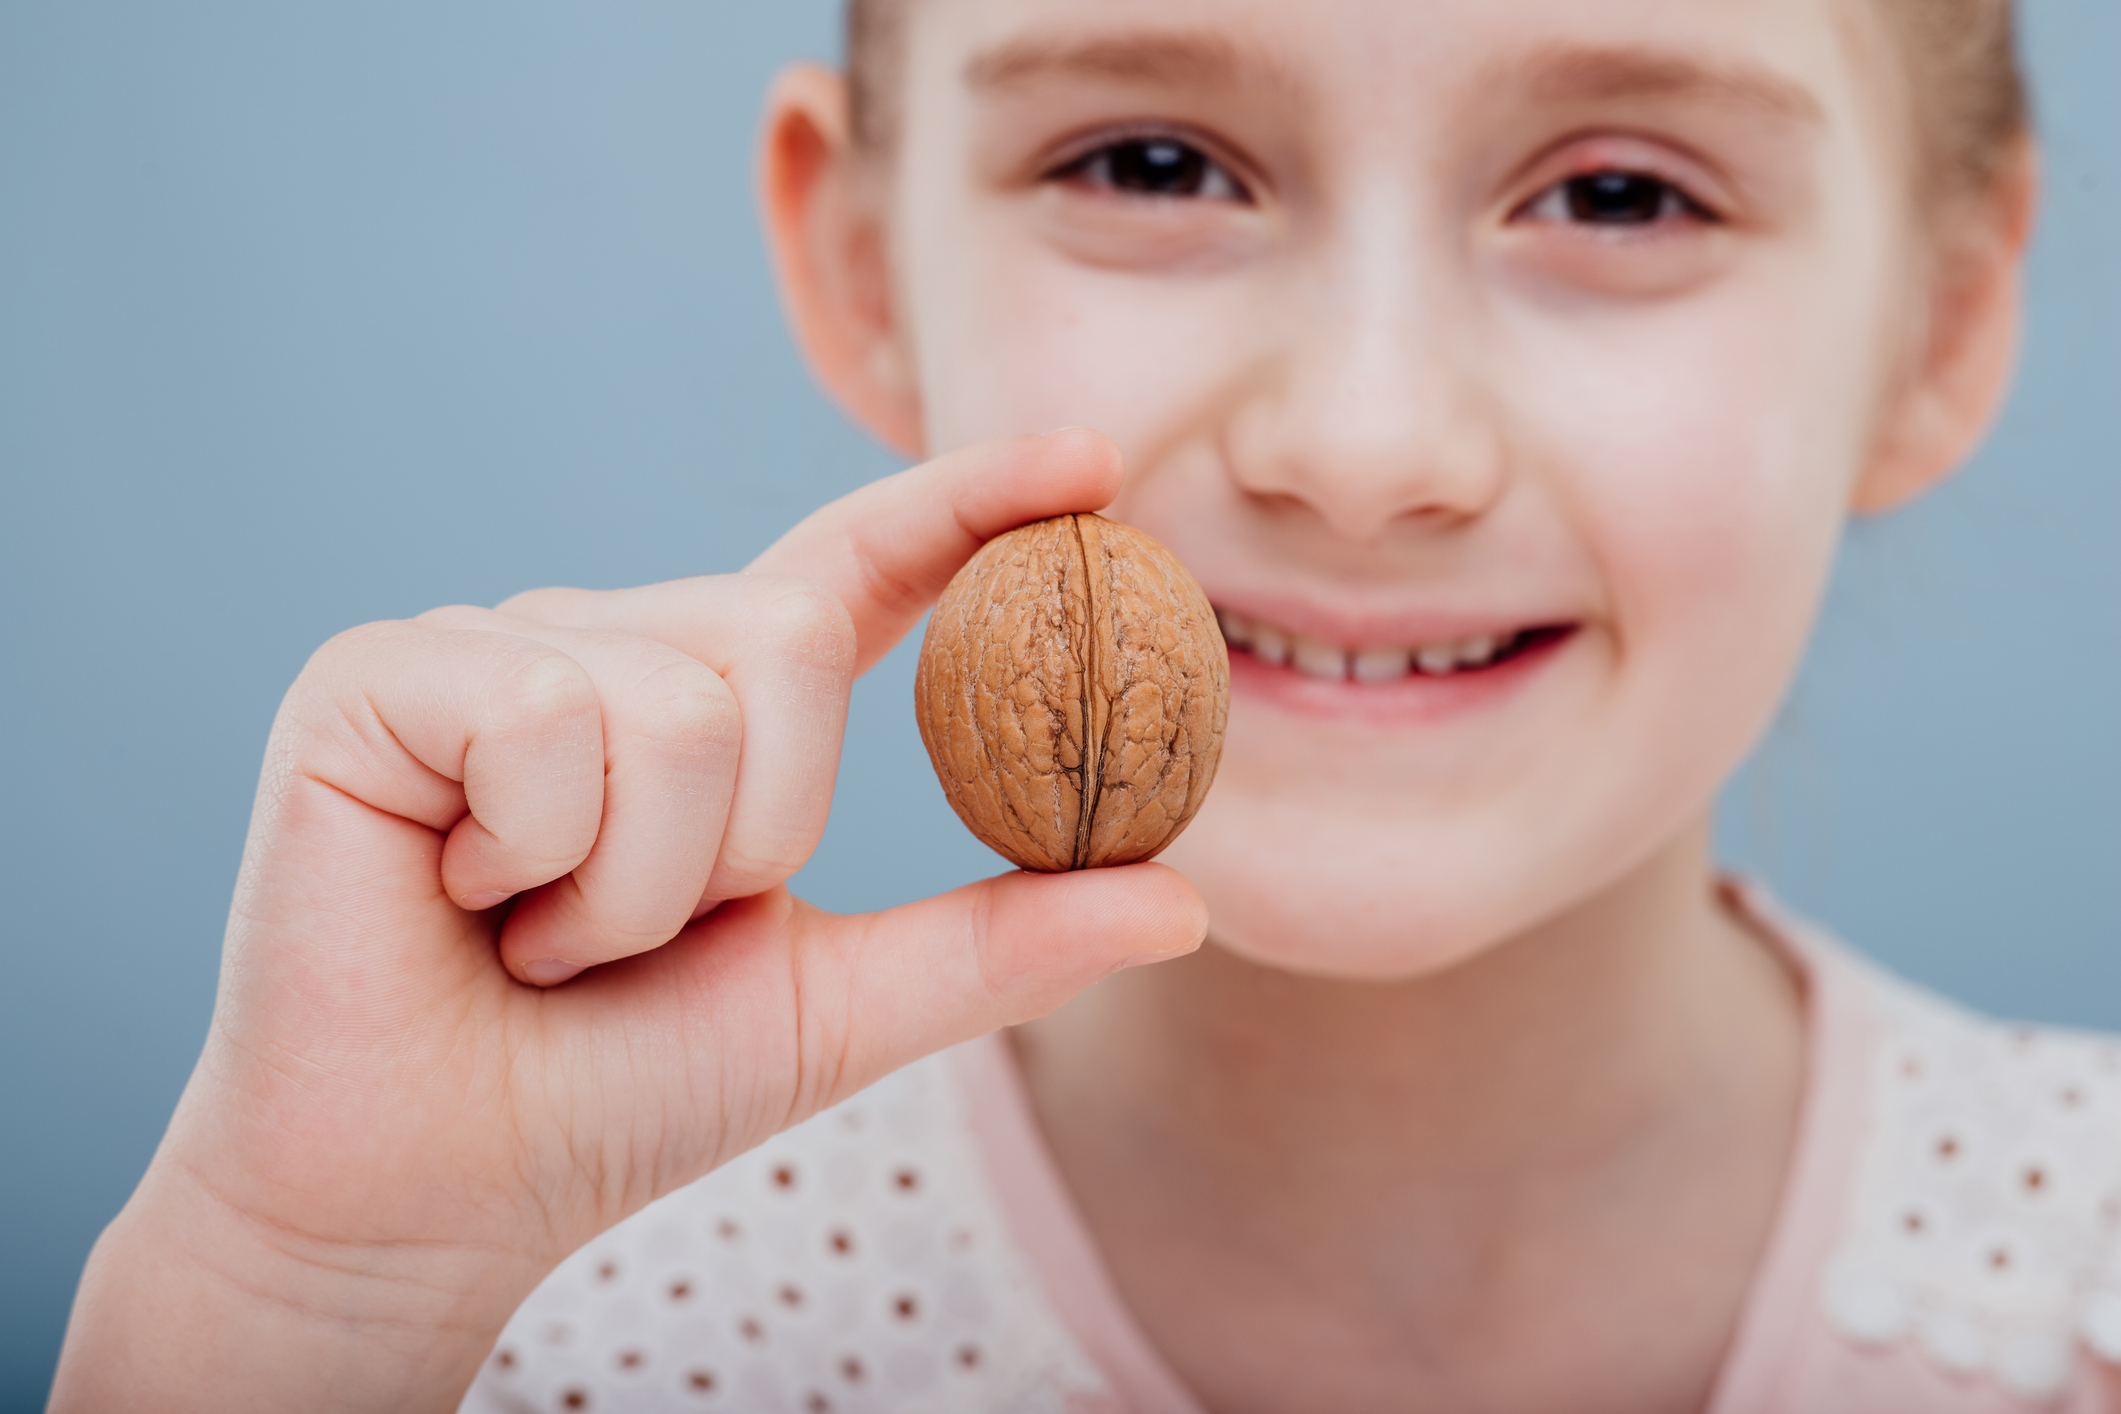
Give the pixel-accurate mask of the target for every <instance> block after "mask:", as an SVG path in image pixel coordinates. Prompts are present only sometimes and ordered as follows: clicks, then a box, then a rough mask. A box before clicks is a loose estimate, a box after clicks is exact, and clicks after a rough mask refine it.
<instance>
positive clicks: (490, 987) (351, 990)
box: [54, 433, 1206, 1410]
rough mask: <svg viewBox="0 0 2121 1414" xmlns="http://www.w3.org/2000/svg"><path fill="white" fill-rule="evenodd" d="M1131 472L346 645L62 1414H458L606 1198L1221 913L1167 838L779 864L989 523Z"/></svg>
mask: <svg viewBox="0 0 2121 1414" xmlns="http://www.w3.org/2000/svg"><path fill="white" fill-rule="evenodd" d="M1118 479H1119V469H1118V461H1117V456H1116V453H1115V452H1114V451H1113V449H1112V447H1111V445H1110V444H1109V443H1108V442H1106V441H1104V440H1103V439H1102V438H1099V437H1096V436H1095V435H1094V434H1087V433H1064V434H1056V435H1054V436H1052V437H1047V438H1037V439H1023V440H1019V441H1014V442H1009V443H1004V444H995V445H989V446H985V447H979V448H974V449H972V450H970V451H967V452H963V453H959V454H957V455H954V456H950V457H946V458H943V459H941V460H939V461H936V462H933V463H930V464H929V465H927V466H924V467H919V468H916V469H915V470H913V471H909V472H907V473H905V474H903V475H900V476H896V477H893V478H891V479H889V480H886V481H883V482H879V483H877V484H875V485H873V486H870V487H868V488H866V489H864V490H862V491H859V492H856V493H855V494H854V495H852V496H849V497H847V498H846V499H844V500H842V501H839V502H837V503H835V504H833V505H831V506H828V507H826V508H825V509H824V510H822V511H820V512H818V513H817V514H816V515H814V516H812V517H811V518H810V519H809V520H807V521H805V522H803V524H801V525H800V526H798V527H796V529H795V530H793V531H791V532H790V533H789V535H788V536H787V537H786V538H784V539H783V540H782V541H781V542H780V543H779V544H777V545H775V546H774V547H773V548H772V549H771V550H769V551H767V553H766V554H765V555H764V556H762V557H761V558H760V559H759V561H758V562H757V563H756V564H754V565H753V566H752V567H751V569H750V570H749V571H747V572H745V573H743V574H738V575H723V576H716V577H711V578H705V579H694V580H686V581H681V582H678V583H674V584H664V585H658V586H655V587H653V588H648V589H637V590H625V591H620V592H616V593H607V594H594V593H586V592H578V591H569V590H546V591H541V592H538V593H534V594H528V595H524V596H522V597H521V598H518V599H514V600H511V601H509V602H508V603H506V604H503V605H502V606H501V607H500V608H499V609H496V610H490V611H489V610H479V609H443V610H438V611H436V612H434V613H431V614H427V615H424V616H423V617H421V618H419V619H416V620H413V621H411V622H407V623H386V624H372V625H369V626H367V627H364V628H359V629H355V630H353V631H351V632H349V633H346V634H343V635H341V636H340V637H338V638H337V639H334V640H333V641H332V642H331V643H329V644H327V645H326V646H325V647H324V648H323V649H322V650H321V651H320V652H319V653H318V654H317V655H316V657H315V658H314V659H313V660H312V661H311V662H310V664H309V665H308V667H307V668H305V669H304V671H303V673H302V675H301V677H300V678H299V679H298V680H297V682H296V683H295V685H294V688H293V689H292V691H290V693H289V694H288V697H287V701H286V703H285V705H284V706H283V708H282V709H281V712H280V715H279V719H278V721H277V722H276V723H275V725H274V728H273V733H272V739H271V744H270V746H269V748H268V751H267V756H266V765H265V771H264V778H263V781H262V783H261V785H260V788H259V794H258V802H257V808H256V812H255V815H254V817H253V821H252V826H251V835H250V841H249V845H248V848H247V849H246V851H245V856H244V863H243V870H242V875H241V879H240V882H239V884H238V886H237V891H236V900H235V906H234V910H233V913H232V915H231V919H230V926H229V933H228V940H227V946H226V952H225V956H224V960H223V966H222V975H221V989H220V996H219V1001H218V1004H217V1005H216V1008H215V1012H214V1018H213V1024H212V1027H211V1029H210V1031H209V1034H208V1037H207V1042H206V1047H205V1052H204V1054H203V1055H202V1056H201V1058H200V1061H199V1064H198V1068H197V1070H196V1071H195V1072H194V1073H193V1075H192V1079H191V1083H190V1085H189V1086H188V1088H187V1089H186V1091H185V1093H184V1097H183V1099H182V1101H181V1102H180V1103H179V1105H178V1107H177V1112H176V1116H175V1118H174V1119H173V1120H172V1122H171V1125H170V1129H169V1132H168V1134H167V1136H166V1137H165V1138H164V1140H163V1143H162V1146H161V1148H160V1150H159V1151H158V1152H157V1154H156V1156H155V1159H154V1162H153V1163H152V1165H151V1166H150V1167H149V1170H148V1173H147V1175H146V1177H145V1178H144V1179H143V1181H142V1183H141V1185H140V1188H139V1190H138V1192H137V1193H136V1194H135V1195H134V1197H133V1199H132V1201H131V1202H130V1203H129V1204H128V1205H127V1207H126V1209H125V1211H124V1212H123V1213H122V1214H121V1215H120V1216H119V1218H118V1219H117V1220H116V1221H115V1222H114V1223H113V1224H112V1226H111V1228H110V1229H109V1230H108V1231H107V1232H106V1233H105V1234H104V1237H103V1239H102V1241H101V1242H100V1243H99V1244H98V1246H97V1250H96V1252H95V1254H94V1256H93V1257H92V1258H91V1259H90V1262H89V1266H88V1270H87V1273H86V1275H85V1276H84V1278H83V1283H82V1289H81V1293H80V1297H79V1300H78V1303H77V1306H76V1310H75V1315H74V1325H73V1329H72V1330H71V1331H70V1333H69V1336H68V1340H67V1345H66V1350H65V1353H64V1355H63V1357H62V1360H61V1366H60V1372H59V1380H58V1385H57V1389H56V1393H55V1395H54V1408H57V1409H79V1410H108V1409H138V1410H162V1409H189V1408H201V1409H204V1408H212V1409H215V1410H237V1409H250V1408H255V1409H261V1410H268V1409H269V1410H288V1409H326V1408H330V1409H341V1408H348V1409H351V1408H372V1409H378V1410H381V1409H389V1410H412V1409H453V1408H455V1406H456V1403H457V1401H458V1400H459V1398H460V1397H461V1394H462V1391H463V1390H464V1388H465V1387H466V1386H467V1385H468V1384H469V1382H470V1380H471V1378H472V1376H473V1374H474V1373H475V1372H476V1370H477V1367H478V1364H479V1362H480V1360H481V1359H482V1358H483V1357H484V1355H485V1354H486V1352H487V1350H488V1349H489V1347H490V1346H491V1344H492V1342H493V1340H494V1338H495V1336H496V1335H497V1333H498V1332H499V1330H500V1328H501V1326H502V1325H503V1323H504V1322H505V1321H506V1320H507V1318H508V1316H509V1314H510V1313H511V1312H512V1311H513V1310H514V1308H515V1307H516V1305H517V1304H518V1303H519V1302H520V1301H521V1299H522V1298H523V1297H524V1296H525V1295H526V1294H527V1293H528V1292H529V1291H530V1289H531V1288H532V1287H533V1286H534V1285H535V1284H536V1283H537V1281H538V1280H539V1278H540V1277H541V1276H542V1275H543V1274H544V1273H545V1272H547V1271H548V1270H550V1269H551V1268H552V1266H554V1265H555V1264H556V1263H557V1262H558V1261H559V1260H560V1259H561V1258H562V1257H564V1256H565V1255H566V1254H567V1253H568V1252H570V1251H572V1250H573V1249H575V1248H576V1247H578V1246H580V1245H581V1244H582V1243H584V1242H586V1241H587V1240H589V1238H591V1237H592V1236H594V1235H595V1234H596V1233H598V1232H600V1231H601V1230H603V1229H604V1228H606V1227H609V1226H610V1225H611V1224H613V1223H615V1222H617V1221H619V1220H620V1219H621V1218H624V1217H625V1216H627V1215H628V1214H629V1213H632V1212H634V1211H635V1210H637V1209H639V1208H640V1207H641V1206H643V1205H644V1204H646V1203H647V1202H649V1201H650V1200H651V1199H653V1198H656V1197H657V1196H659V1195H661V1194H664V1193H667V1192H670V1191H671V1190H672V1189H675V1188H677V1187H679V1186H681V1185H683V1184H685V1183H688V1182H690V1181H692V1180H693V1179H695V1178H698V1177H699V1176H700V1175H702V1174H704V1173H706V1172H707V1171H708V1170H710V1169H712V1168H714V1167H715V1166H716V1165H717V1164H720V1163H722V1162H724V1161H726V1160H727V1159H729V1158H731V1157H732V1156H734V1155H736V1154H738V1153H740V1152H742V1151H743V1150H745V1149H747V1148H749V1147H751V1146H752V1145H755V1144H758V1143H759V1142H761V1141H762V1140H764V1139H766V1138H768V1137H770V1136H771V1135H773V1134H774V1133H775V1132H777V1131H779V1130H781V1129H783V1128H785V1127H787V1126H788V1125H791V1124H794V1123H796V1122H797V1121H799V1120H801V1119H803V1118H805V1117H806V1116H808V1115H810V1114H812V1113H814V1112H815V1111H817V1110H819V1109H821V1108H823V1107H825V1106H827V1105H830V1104H832V1103H834V1102H835V1101H837V1100H839V1099H841V1098H842V1097H844V1096H846V1095H848V1094H851V1093H852V1092H854V1091H855V1090H858V1089H860V1088H861V1087H862V1086H864V1085H867V1084H868V1083H869V1082H871V1081H873V1080H875V1079H877V1078H878V1077H879V1076H882V1075H883V1074H885V1073H886V1072H888V1071H890V1070H892V1069H893V1068H895V1067H897V1066H900V1065H903V1064H905V1063H906V1062H908V1061H911V1060H913V1059H915V1058H917V1057H919V1056H921V1055H923V1054H925V1053H927V1052H930V1051H933V1050H936V1049H938V1048H940V1047H943V1046H947V1045H950V1044H952V1043H954V1042H957V1041H960V1040H963V1039H966V1038H969V1037H972V1036H975V1035H979V1034H981V1033H983V1032H986V1031H989V1030H992V1029H994V1028H996V1027H999V1026H1005V1025H1008V1024H1010V1023H1012V1022H1017V1021H1021V1020H1024V1019H1027V1018H1029V1017H1032V1016H1036V1015H1039V1014H1041V1013H1043V1012H1045V1011H1047V1010H1050V1009H1051V1008H1053V1007H1054V1006H1056V1005H1058V1004H1059V1003H1060V1002H1061V1001H1063V1000H1064V999H1066V998H1067V997H1068V996H1070V995H1072V994H1073V993H1074V992H1076V991H1077V990H1079V989H1080V988H1082V987H1084V986H1086V985H1088V984H1089V983H1091V982H1094V981H1096V980H1097V979H1098V978H1100V977H1102V976H1104V975H1106V974H1107V973H1109V972H1111V971H1113V970H1114V969H1115V968H1117V967H1119V966H1120V965H1122V964H1123V963H1125V962H1127V961H1129V960H1142V959H1150V958H1159V957H1166V956H1170V955H1173V954H1176V953H1180V952H1184V951H1186V950H1188V949H1190V948H1191V947H1193V946H1194V945H1195V944H1196V943H1197V942H1198V940H1199V939H1200V937H1201V934H1202V933H1203V931H1204V929H1205V926H1206V916H1205V911H1204V908H1203V906H1202V904H1201V903H1200V900H1199V898H1198V896H1197V895H1196V894H1194V892H1193V891H1192V889H1191V888H1190V886H1188V885H1187V884H1186V883H1185V882H1184V881H1183V880H1182V879H1180V878H1179V877H1178V876H1177V875H1176V874H1173V873H1172V872H1170V871H1169V870H1167V869H1163V868H1161V867H1159V866H1156V865H1140V866H1136V867H1134V868H1129V869H1113V870H1101V871H1095V872H1092V873H1084V874H1073V875H1060V876H1034V875H1028V874H1008V875H1004V876H1002V877H1000V878H995V879H989V880H987V881H985V882H984V883H979V884H974V885H971V886H969V887H967V888H963V889H959V890H957V891H955V892H954V893H949V894H945V895H943V896H941V897H939V898H932V899H928V900H926V901H925V902H922V903H916V904H910V905H907V906H906V907H903V908H896V909H892V910H890V911H888V912H885V913H880V914H872V915H868V916H864V917H846V918H843V917H837V916H834V915H831V914H826V913H822V912H819V911H818V910H816V909H813V908H810V907H808V906H807V905H805V904H803V903H801V902H800V901H798V900H797V899H795V898H793V897H792V896H790V894H789V893H788V891H787V889H786V888H785V887H784V881H785V880H786V879H787V878H788V877H789V875H791V874H793V873H794V872H795V871H796V870H797V869H798V868H799V867H800V866H801V865H802V863H803V862H804V860H805V859H807V858H808V857H809V855H810V852H811V850H812V849H813V848H814V847H815V845H816V843H817V840H818V838H819V836H820V835H821V834H822V833H823V831H824V828H825V818H826V811H827V809H828V807H829V805H830V803H831V796H832V783H833V778H834V773H835V770H836V768H837V764H838V758H839V750H840V738H841V732H842V728H843V726H844V723H845V719H846V712H847V701H848V691H849V688H850V686H851V684H852V682H853V680H854V678H855V676H856V674H858V673H859V672H861V671H862V670H863V669H864V668H866V667H867V666H869V665H870V664H872V663H874V662H875V661H876V660H877V659H878V658H879V657H881V656H882V655H883V654H884V653H885V651H886V650H888V649H889V648H890V647H891V645H892V644H893V643H895V642H896V641H897V640H898V639H899V638H900V637H901V636H902V635H904V634H905V632H906V631H907V629H908V628H910V627H911V626H912V625H913V624H914V622H915V621H916V620H917V619H918V617H919V615H920V614H921V612H922V611H923V610H924V609H925V607H926V606H927V605H928V604H929V602H930V601H931V600H932V599H933V598H934V597H935V595H936V594H937V593H938V592H940V590H941V589H942V587H943V585H944V584H945V583H946V582H947V581H948V580H949V578H950V576H951V575H952V574H953V573H954V572H955V571H956V570H957V569H958V567H959V566H961V565H962V564H963V563H964V562H965V561H966V560H967V559H969V558H970V557H971V555H972V553H973V551H974V550H976V549H977V548H978V547H979V546H980V544H981V543H982V542H983V541H985V540H986V539H988V538H989V537H991V536H992V535H994V534H997V533H999V532H1000V531H1002V530H1005V529H1008V528H1010V527H1012V526H1015V525H1018V524H1020V523H1022V522H1024V521H1027V520H1032V519H1035V518H1038V517H1041V516H1046V515H1053V514H1059V513H1061V512H1065V511H1079V510H1089V509H1094V508H1096V507H1098V506H1102V505H1104V504H1105V503H1106V502H1107V501H1109V500H1110V499H1111V497H1112V495H1113V494H1114V492H1115V491H1116V490H1117V489H1118ZM577 974H579V975H577ZM569 979H571V980H569Z"/></svg>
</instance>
